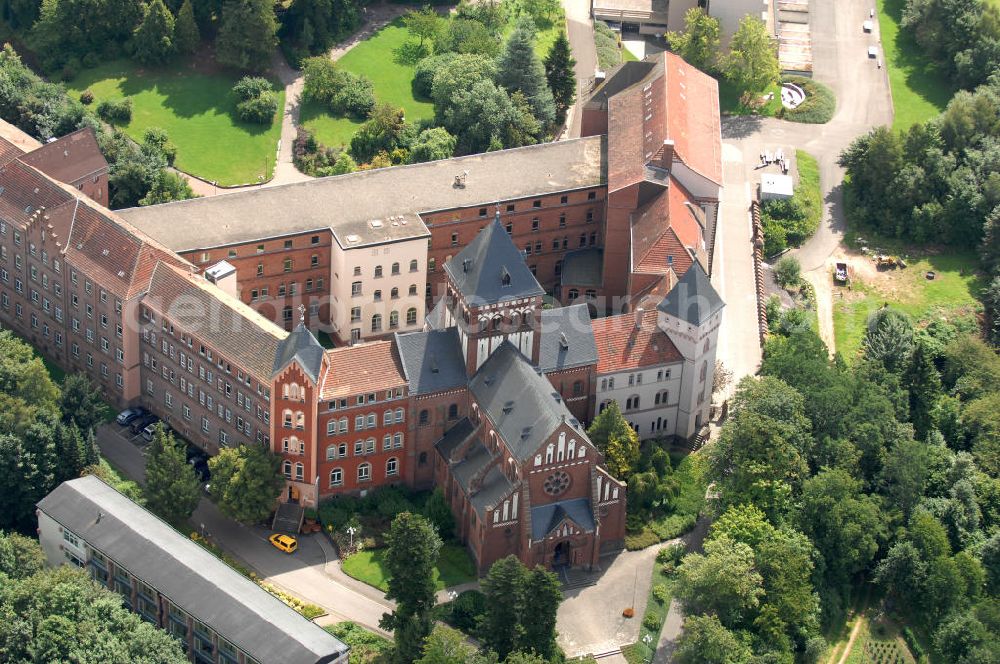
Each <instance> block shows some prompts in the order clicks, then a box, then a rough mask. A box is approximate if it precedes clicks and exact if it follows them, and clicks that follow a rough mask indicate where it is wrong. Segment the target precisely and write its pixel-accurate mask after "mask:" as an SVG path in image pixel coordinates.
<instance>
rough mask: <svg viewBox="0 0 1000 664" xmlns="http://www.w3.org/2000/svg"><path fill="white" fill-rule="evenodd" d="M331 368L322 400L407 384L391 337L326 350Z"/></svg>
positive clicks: (324, 382) (324, 383)
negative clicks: (389, 339)
mask: <svg viewBox="0 0 1000 664" xmlns="http://www.w3.org/2000/svg"><path fill="white" fill-rule="evenodd" d="M326 360H327V362H329V365H330V369H329V371H327V373H326V379H325V380H324V381H323V389H322V391H321V395H320V398H321V399H323V400H327V401H328V400H330V399H337V398H340V397H346V396H351V395H355V394H365V393H369V392H381V391H383V390H392V389H395V388H397V387H403V388H405V387H406V376H405V375H404V374H403V365H402V364H401V363H400V361H399V356H398V354H397V353H396V348H395V344H393V342H392V341H387V340H386V341H372V342H370V343H366V344H358V345H356V346H344V347H343V348H335V349H333V350H328V351H326Z"/></svg>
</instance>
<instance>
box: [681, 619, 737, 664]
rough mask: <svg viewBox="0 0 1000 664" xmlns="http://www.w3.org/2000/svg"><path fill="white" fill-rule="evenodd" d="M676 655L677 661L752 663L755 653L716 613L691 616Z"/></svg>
mask: <svg viewBox="0 0 1000 664" xmlns="http://www.w3.org/2000/svg"><path fill="white" fill-rule="evenodd" d="M674 659H675V660H676V661H677V663H678V664H749V663H750V662H751V661H753V653H752V652H751V651H750V646H748V645H747V644H746V643H744V642H743V641H742V640H740V639H739V638H737V637H736V635H735V634H733V633H732V632H730V631H729V630H728V629H726V628H725V627H724V626H723V625H722V623H720V622H719V619H718V618H717V617H715V616H712V615H708V616H688V617H687V618H685V619H684V630H683V631H682V632H681V637H680V639H679V640H678V642H677V650H676V652H675V653H674Z"/></svg>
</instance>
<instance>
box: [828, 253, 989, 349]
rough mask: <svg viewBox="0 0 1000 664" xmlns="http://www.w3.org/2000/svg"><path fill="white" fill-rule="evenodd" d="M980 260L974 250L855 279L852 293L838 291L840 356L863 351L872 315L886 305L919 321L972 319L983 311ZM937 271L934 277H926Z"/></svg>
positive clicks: (835, 326)
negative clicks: (977, 296)
mask: <svg viewBox="0 0 1000 664" xmlns="http://www.w3.org/2000/svg"><path fill="white" fill-rule="evenodd" d="M978 262H979V261H978V259H977V257H976V255H975V254H973V253H971V252H967V253H961V252H950V253H948V254H947V255H938V256H926V257H923V258H919V259H910V260H908V261H907V265H908V267H907V268H906V269H903V270H892V271H886V272H879V273H878V275H877V277H874V278H870V279H867V280H865V279H863V278H861V277H858V276H857V275H855V276H854V278H853V283H852V289H851V290H846V289H841V288H835V289H834V306H833V334H834V339H835V343H836V345H837V352H839V353H840V354H841V355H843V357H844V358H845V359H846V360H847V361H851V360H852V359H853V358H854V357H855V356H856V355H857V354H858V352H859V350H860V349H861V341H862V340H863V339H864V336H865V325H866V322H867V321H868V316H869V315H870V314H871V313H872V312H873V311H876V310H877V309H878V308H879V307H881V306H882V305H883V304H886V303H888V304H889V306H891V307H894V308H897V309H900V310H901V311H904V312H906V313H907V314H908V315H909V316H910V317H911V318H912V319H913V321H914V322H915V323H919V322H920V321H927V320H929V319H932V318H937V319H940V318H946V319H948V320H951V321H953V320H955V319H957V318H968V317H971V316H973V315H974V314H975V313H976V312H977V311H979V310H980V309H981V305H980V303H979V302H978V301H977V299H976V295H977V294H978V293H979V291H980V290H981V288H982V284H981V283H980V279H979V278H978V277H977V275H976V274H975V272H974V270H975V266H976V265H978ZM929 270H933V271H934V272H935V273H936V274H935V278H934V279H933V280H928V279H927V278H926V276H925V275H926V273H927V272H928V271H929Z"/></svg>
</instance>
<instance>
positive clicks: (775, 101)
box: [716, 76, 782, 118]
mask: <svg viewBox="0 0 1000 664" xmlns="http://www.w3.org/2000/svg"><path fill="white" fill-rule="evenodd" d="M716 80H717V81H718V82H719V110H720V111H721V112H722V114H723V115H761V116H764V117H768V118H771V117H775V116H776V115H778V113H779V112H780V111H781V108H782V106H781V86H780V85H778V84H777V83H774V84H773V85H771V87H769V88H768V89H767V90H766V91H765V92H764V93H762V94H761V95H759V96H761V97H763V96H764V95H765V94H767V93H768V92H770V93H771V95H772V97H771V100H770V101H768V102H767V103H766V104H764V105H763V106H761V107H760V108H759V109H757V110H756V111H754V110H752V109H750V108H748V107H746V106H744V105H743V103H742V102H741V101H740V97H741V96H742V94H743V91H742V90H740V89H739V88H738V87H736V86H735V85H733V83H731V82H730V81H729V80H728V79H726V78H725V77H724V76H717V77H716Z"/></svg>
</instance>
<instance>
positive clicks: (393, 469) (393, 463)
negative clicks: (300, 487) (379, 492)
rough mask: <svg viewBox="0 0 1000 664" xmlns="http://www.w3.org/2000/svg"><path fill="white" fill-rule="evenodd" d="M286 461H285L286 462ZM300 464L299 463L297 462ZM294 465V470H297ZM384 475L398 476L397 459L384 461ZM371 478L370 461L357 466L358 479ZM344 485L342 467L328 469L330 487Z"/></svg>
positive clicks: (364, 480) (367, 479)
mask: <svg viewBox="0 0 1000 664" xmlns="http://www.w3.org/2000/svg"><path fill="white" fill-rule="evenodd" d="M286 463H287V462H286ZM297 465H301V464H297ZM298 470H299V469H298V468H297V467H296V472H298ZM385 476H386V478H390V477H397V476H399V459H397V458H396V457H392V458H391V459H387V460H386V462H385ZM371 478H372V465H371V464H370V463H363V464H361V465H360V466H358V481H359V482H368V481H370V480H371ZM343 485H344V469H343V468H334V469H332V470H331V471H330V484H329V486H330V487H338V486H343Z"/></svg>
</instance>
